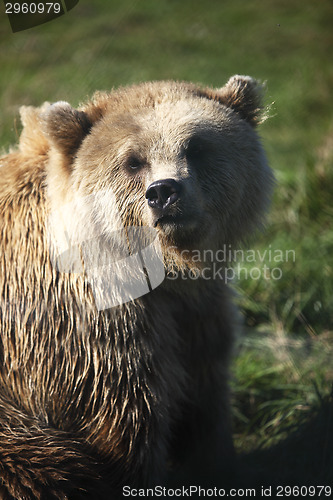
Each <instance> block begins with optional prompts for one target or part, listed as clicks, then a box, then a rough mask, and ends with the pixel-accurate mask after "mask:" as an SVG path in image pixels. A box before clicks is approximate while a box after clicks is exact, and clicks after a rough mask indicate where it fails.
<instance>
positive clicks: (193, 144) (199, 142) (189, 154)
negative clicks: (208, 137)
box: [185, 137, 207, 161]
mask: <svg viewBox="0 0 333 500" xmlns="http://www.w3.org/2000/svg"><path fill="white" fill-rule="evenodd" d="M206 151H207V143H206V141H204V140H203V139H201V138H200V137H192V138H191V139H190V140H189V142H188V144H187V147H186V149H185V154H186V158H187V159H188V160H190V161H194V160H200V159H201V158H202V157H203V156H204V155H205V153H206Z"/></svg>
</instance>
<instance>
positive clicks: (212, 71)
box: [0, 0, 333, 484]
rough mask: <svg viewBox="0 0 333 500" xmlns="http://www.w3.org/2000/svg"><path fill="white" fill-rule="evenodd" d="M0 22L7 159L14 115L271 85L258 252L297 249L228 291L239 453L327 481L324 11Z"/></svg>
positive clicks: (106, 0)
mask: <svg viewBox="0 0 333 500" xmlns="http://www.w3.org/2000/svg"><path fill="white" fill-rule="evenodd" d="M0 12H1V19H0V51H1V52H0V63H1V65H0V99H1V113H2V116H1V123H0V148H1V149H2V150H6V149H8V147H9V146H10V145H11V144H14V143H15V142H16V141H17V137H18V134H19V131H20V123H19V119H18V108H19V106H20V105H22V104H32V105H40V104H41V103H42V102H43V101H45V100H48V101H57V100H67V101H69V102H70V103H71V104H73V105H77V104H78V103H80V102H81V101H84V100H85V99H86V98H87V97H89V96H90V95H91V94H92V93H93V92H94V91H95V90H97V89H99V90H103V89H110V88H112V87H117V86H119V85H126V84H130V83H133V82H140V81H143V80H155V79H178V80H190V81H194V82H198V83H203V84H207V85H211V86H222V85H223V84H224V83H225V82H226V81H227V80H228V78H229V77H230V76H231V75H233V74H236V73H238V74H249V75H251V76H254V77H256V78H258V79H260V80H261V81H266V82H267V93H266V103H267V105H270V118H269V119H268V120H267V121H266V122H265V123H264V124H263V125H262V126H261V129H260V133H261V136H262V140H263V143H264V146H265V148H266V150H267V153H268V157H269V161H270V163H271V165H272V167H273V169H274V171H275V174H276V178H277V186H276V191H275V197H274V201H273V204H272V210H271V213H270V216H269V220H268V225H267V230H266V232H265V233H264V234H263V235H261V236H260V237H259V241H258V243H257V244H256V245H255V246H254V247H253V248H255V249H258V250H259V251H261V252H263V251H265V249H268V248H271V249H272V250H276V249H279V250H281V251H282V252H284V251H285V250H288V249H292V250H294V251H295V255H296V259H295V261H289V262H281V263H278V264H275V263H272V261H271V260H270V259H268V258H266V259H265V260H264V262H260V260H259V261H258V262H257V263H251V264H248V263H242V265H244V266H248V268H249V270H250V268H251V267H253V266H258V267H259V268H262V266H263V265H264V264H266V265H267V266H268V267H269V268H272V267H276V266H278V267H279V268H281V270H282V277H281V279H278V280H274V279H273V278H271V279H263V278H261V279H253V280H247V279H244V278H241V279H240V280H238V281H237V282H236V284H235V287H236V288H237V290H238V293H239V299H238V302H239V304H240V307H241V310H242V312H243V314H244V319H245V324H246V329H245V330H246V335H243V336H240V338H239V342H238V347H237V352H236V355H235V363H234V377H233V409H234V431H235V443H236V448H237V450H238V452H240V453H243V454H244V456H245V460H248V461H253V463H255V464H257V468H258V470H262V471H263V472H262V473H263V475H265V476H266V477H269V476H270V474H271V473H272V474H273V472H274V477H275V478H276V477H281V481H283V480H285V481H289V484H292V481H293V480H294V481H295V482H296V480H297V477H298V478H299V479H298V480H299V481H300V482H302V481H303V482H305V481H307V482H308V484H318V481H320V480H325V481H327V482H331V483H332V482H333V458H332V449H333V437H332V436H333V430H332V428H333V409H332V408H333V403H332V381H333V359H332V354H333V349H332V340H333V327H332V324H333V228H332V221H333V217H332V216H333V204H332V198H333V169H332V166H333V98H332V90H333V59H332V54H333V29H332V27H333V3H332V1H331V0H320V2H313V1H308V2H304V0H293V1H292V2H291V1H289V0H271V1H270V2H259V0H252V1H245V0H223V1H221V0H210V1H209V2H207V1H206V0H182V1H180V0H140V1H139V0H137V1H133V0H123V1H122V2H118V1H116V0H94V2H88V1H87V0H80V2H79V4H78V5H77V6H76V7H75V8H74V9H73V10H72V11H70V12H69V13H67V14H66V15H65V16H63V17H61V18H59V19H57V20H54V21H52V22H50V23H47V24H45V25H42V26H39V27H36V28H32V29H30V30H27V31H23V32H19V33H15V34H12V33H11V30H10V25H9V22H8V19H7V18H6V15H5V13H4V8H3V4H1V9H0ZM318 464H319V465H318ZM277 470H278V471H280V472H279V474H277V473H276V471H277ZM291 471H292V472H291Z"/></svg>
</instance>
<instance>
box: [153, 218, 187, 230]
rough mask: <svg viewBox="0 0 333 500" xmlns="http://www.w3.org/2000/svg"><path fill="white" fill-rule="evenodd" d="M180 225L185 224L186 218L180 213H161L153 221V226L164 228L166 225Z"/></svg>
mask: <svg viewBox="0 0 333 500" xmlns="http://www.w3.org/2000/svg"><path fill="white" fill-rule="evenodd" d="M168 225H170V226H175V228H176V227H181V226H185V225H186V219H185V218H184V217H183V216H180V215H162V216H161V217H158V219H156V220H155V222H154V228H156V227H160V228H161V229H164V228H165V227H166V226H168Z"/></svg>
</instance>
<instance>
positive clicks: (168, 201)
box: [146, 179, 181, 210]
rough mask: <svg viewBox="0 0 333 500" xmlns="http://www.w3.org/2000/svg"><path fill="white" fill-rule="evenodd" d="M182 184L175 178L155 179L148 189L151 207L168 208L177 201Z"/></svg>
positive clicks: (147, 196) (147, 195) (147, 194)
mask: <svg viewBox="0 0 333 500" xmlns="http://www.w3.org/2000/svg"><path fill="white" fill-rule="evenodd" d="M180 191H181V184H180V183H179V182H177V181H175V180H174V179H163V180H160V181H155V182H153V183H152V184H150V186H148V189H147V191H146V198H147V200H148V205H149V206H150V207H151V208H157V209H159V210H166V209H167V208H168V207H169V206H170V205H172V204H173V203H175V202H176V201H177V200H178V198H179V195H180Z"/></svg>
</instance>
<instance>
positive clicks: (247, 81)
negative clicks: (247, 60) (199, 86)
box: [210, 75, 264, 126]
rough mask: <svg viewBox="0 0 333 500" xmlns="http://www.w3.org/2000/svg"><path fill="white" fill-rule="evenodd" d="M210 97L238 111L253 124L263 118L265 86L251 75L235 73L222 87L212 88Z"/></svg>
mask: <svg viewBox="0 0 333 500" xmlns="http://www.w3.org/2000/svg"><path fill="white" fill-rule="evenodd" d="M210 94H211V95H210V97H211V98H213V99H215V100H218V101H219V102H220V103H221V104H224V105H225V106H227V107H229V108H231V109H233V110H234V111H236V112H237V113H238V114H239V115H240V116H241V117H242V118H243V119H244V120H246V121H247V122H249V123H250V124H251V125H253V126H256V125H258V124H259V123H260V122H261V121H262V120H263V119H264V117H263V110H264V106H263V94H264V86H263V85H261V84H260V83H259V82H258V81H257V80H254V79H253V78H251V77H249V76H240V75H235V76H233V77H231V78H230V80H229V81H228V83H227V84H226V85H225V86H224V87H222V88H221V89H216V90H211V91H210Z"/></svg>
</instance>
